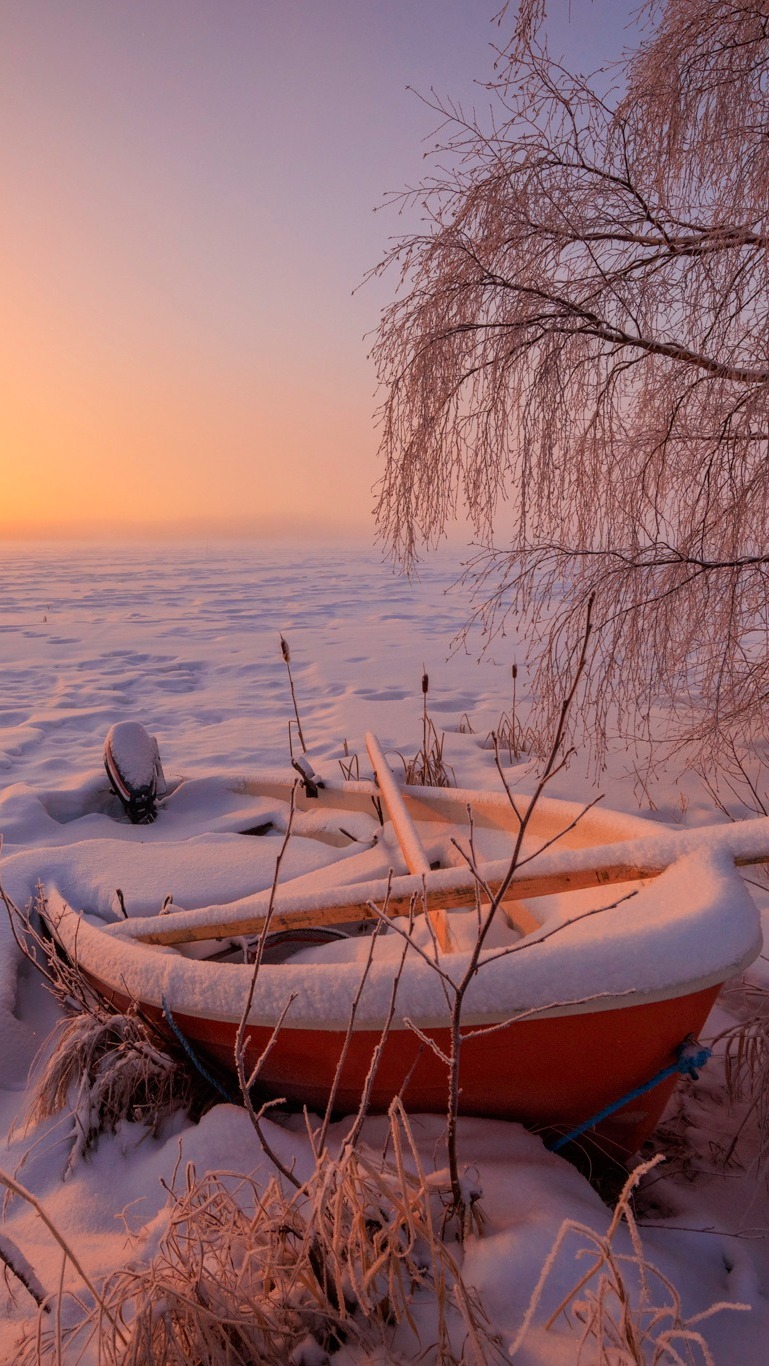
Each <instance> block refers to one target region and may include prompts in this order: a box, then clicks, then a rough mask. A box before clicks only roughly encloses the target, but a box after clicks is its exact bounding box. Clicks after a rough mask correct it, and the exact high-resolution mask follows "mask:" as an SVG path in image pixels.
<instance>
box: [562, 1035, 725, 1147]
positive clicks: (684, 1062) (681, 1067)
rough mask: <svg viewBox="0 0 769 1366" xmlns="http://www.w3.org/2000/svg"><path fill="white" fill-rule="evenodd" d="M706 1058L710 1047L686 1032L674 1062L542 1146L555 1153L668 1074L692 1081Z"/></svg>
mask: <svg viewBox="0 0 769 1366" xmlns="http://www.w3.org/2000/svg"><path fill="white" fill-rule="evenodd" d="M710 1057H711V1050H710V1049H709V1048H706V1047H705V1045H704V1044H701V1043H699V1041H698V1040H697V1039H693V1038H692V1036H691V1034H690V1035H688V1036H687V1038H685V1039H684V1041H683V1043H680V1044H679V1045H678V1048H677V1049H676V1060H675V1062H671V1063H670V1064H669V1065H668V1066H667V1067H663V1068H662V1070H661V1071H660V1072H657V1074H656V1076H653V1077H652V1078H651V1079H650V1080H649V1081H646V1082H644V1083H643V1085H642V1086H636V1087H634V1089H633V1090H632V1091H628V1092H627V1093H626V1095H624V1096H620V1098H619V1100H615V1101H612V1103H611V1105H607V1106H606V1107H605V1108H604V1109H603V1110H599V1112H598V1114H597V1115H592V1116H591V1118H590V1119H586V1120H584V1122H583V1123H582V1124H578V1125H577V1126H576V1128H574V1129H571V1130H570V1131H569V1133H568V1134H563V1135H562V1136H561V1137H560V1138H557V1139H554V1140H553V1141H552V1142H551V1143H546V1144H545V1147H546V1148H548V1149H549V1151H550V1152H551V1153H557V1152H558V1151H559V1149H560V1148H563V1147H565V1146H566V1144H567V1143H571V1142H573V1140H574V1139H575V1138H579V1137H580V1135H581V1134H584V1133H586V1132H587V1130H588V1129H594V1128H595V1127H596V1125H597V1124H601V1123H602V1121H603V1120H605V1119H608V1118H609V1116H610V1115H613V1114H615V1113H616V1111H617V1110H621V1109H622V1107H623V1106H624V1105H628V1104H629V1103H630V1102H631V1101H633V1100H637V1099H638V1098H639V1096H644V1095H646V1093H647V1091H653V1090H654V1087H655V1086H659V1084H660V1082H662V1081H666V1080H667V1078H668V1077H672V1076H673V1074H674V1073H675V1072H680V1073H681V1074H682V1076H685V1077H691V1079H692V1081H696V1080H697V1078H698V1077H699V1074H700V1071H701V1069H702V1068H703V1067H704V1066H705V1063H706V1062H707V1061H708V1059H709V1058H710Z"/></svg>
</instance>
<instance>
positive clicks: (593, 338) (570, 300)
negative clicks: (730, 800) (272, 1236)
mask: <svg viewBox="0 0 769 1366" xmlns="http://www.w3.org/2000/svg"><path fill="white" fill-rule="evenodd" d="M581 3H585V0H581ZM538 8H539V7H538V5H537V4H536V3H534V4H531V3H528V4H525V5H524V7H523V10H522V13H521V15H520V16H519V24H518V28H517V30H516V35H515V39H514V41H513V42H512V44H511V45H510V47H509V48H508V49H507V50H506V51H504V52H502V53H501V54H500V59H499V61H498V63H497V75H496V79H495V80H494V82H493V83H492V84H490V85H489V87H488V92H489V102H490V104H491V115H490V117H489V119H488V121H487V122H483V123H482V121H481V120H480V119H478V118H476V117H475V116H473V117H466V116H465V115H464V114H463V112H462V110H461V109H459V108H458V107H456V106H451V105H446V104H439V103H436V105H435V108H436V110H437V112H438V114H439V117H440V118H441V119H442V120H443V121H444V123H445V129H446V138H445V146H444V148H443V156H442V158H441V164H442V166H443V167H444V168H446V167H447V168H448V169H443V170H439V171H438V172H437V173H436V174H435V176H434V178H433V179H431V180H429V181H427V182H426V183H425V184H424V185H422V186H420V187H419V189H418V190H417V191H414V192H412V198H413V199H415V200H416V201H418V202H419V203H420V204H422V205H423V206H424V209H423V213H424V215H425V218H424V219H423V222H424V229H423V230H422V231H419V232H417V233H414V234H411V235H410V236H408V237H406V238H405V239H404V240H402V241H400V242H398V243H397V244H395V245H394V246H393V248H392V250H391V251H390V253H389V254H388V256H387V258H386V260H385V261H384V262H383V263H382V265H381V266H380V267H379V269H380V270H383V269H385V268H388V267H389V268H392V267H395V268H396V269H397V270H398V271H399V273H400V274H399V280H400V285H399V288H398V290H397V292H396V297H395V301H394V302H393V303H392V304H391V305H390V306H389V307H388V308H387V310H386V311H385V312H384V313H383V316H382V320H381V324H380V328H379V331H378V334H377V338H376V342H375V347H374V357H375V360H376V364H377V368H378V373H379V377H380V380H381V382H382V384H383V386H384V402H383V407H382V410H381V421H382V442H381V450H382V456H383V461H384V472H383V476H382V481H381V485H380V488H379V498H378V514H377V515H378V521H379V527H380V531H381V533H382V536H383V537H384V539H385V540H386V541H387V543H388V544H389V546H390V547H391V550H392V552H393V554H394V555H395V556H396V557H397V558H398V559H399V560H400V561H401V562H402V563H403V564H404V565H405V566H407V567H408V566H411V565H412V564H413V563H414V561H415V559H416V558H417V557H418V555H419V552H420V547H421V546H422V545H423V544H425V543H426V544H430V543H431V542H433V541H434V540H435V539H437V538H439V537H440V536H441V534H442V533H443V532H444V531H445V529H446V527H447V525H448V523H449V521H450V520H451V519H452V518H453V516H454V515H455V514H456V512H457V511H458V510H459V509H462V508H464V510H465V511H466V514H467V515H468V516H469V519H470V522H471V524H472V526H473V527H474V530H475V533H476V536H477V539H478V541H479V542H480V545H481V547H482V548H481V550H480V551H479V553H478V554H477V555H476V557H475V558H474V560H473V563H472V566H471V574H472V576H473V577H474V580H475V585H476V589H477V591H478V595H479V596H478V603H479V607H478V611H479V615H480V616H481V617H482V619H483V624H484V627H485V629H486V630H487V631H489V632H490V633H493V632H494V631H495V630H498V629H500V628H501V626H502V625H503V623H504V620H505V618H506V615H507V614H509V613H510V612H514V613H517V614H521V615H522V616H523V617H524V619H525V620H526V622H527V623H528V629H529V631H530V632H531V635H530V639H531V641H532V654H533V660H534V667H535V670H536V672H535V677H534V679H533V689H532V691H533V695H534V696H535V697H536V698H537V709H538V719H539V721H540V722H541V724H542V725H543V726H545V725H547V724H548V719H549V715H550V713H551V711H552V705H553V703H554V702H555V701H556V700H557V699H558V698H559V697H560V694H561V691H562V687H561V685H560V684H559V678H560V677H561V675H562V672H563V668H564V664H565V661H566V659H567V658H569V657H571V656H572V654H573V652H574V650H575V647H576V642H577V641H578V639H579V636H580V632H581V629H582V623H583V620H584V607H585V603H586V602H587V600H588V598H590V597H591V595H594V599H595V607H594V619H595V630H594V640H595V651H594V654H593V657H592V661H591V666H590V668H589V669H588V671H587V672H586V676H585V684H584V692H583V697H582V716H583V719H584V720H585V722H586V723H587V727H588V730H589V733H590V734H591V735H592V737H593V739H594V741H595V744H596V748H597V751H598V752H599V753H600V752H601V749H602V746H603V745H604V744H605V741H606V736H607V732H608V731H609V730H610V729H612V728H615V727H618V728H619V730H620V732H621V733H623V734H624V735H625V736H636V737H639V736H640V737H642V738H643V737H649V736H651V735H652V734H656V735H657V737H658V738H659V736H660V734H664V736H665V737H666V738H667V739H668V740H669V741H675V743H676V744H679V745H684V746H688V749H689V753H690V757H692V760H694V759H695V758H696V759H699V761H700V762H710V761H712V760H718V759H723V757H724V755H725V754H727V753H729V752H731V750H732V748H733V747H734V746H737V747H740V746H743V745H745V744H751V743H753V742H755V741H756V740H757V739H759V738H760V737H761V736H762V735H763V734H764V733H765V732H766V730H767V698H768V697H769V411H768V399H769V252H768V251H767V247H768V246H769V0H708V3H703V2H702V0H660V2H659V3H654V2H653V3H651V4H648V5H647V6H646V7H645V10H644V12H643V18H644V20H645V27H644V28H643V30H642V32H643V33H644V35H645V36H644V37H643V39H642V41H641V42H640V43H639V46H638V47H637V48H636V50H635V51H633V52H632V53H631V54H630V55H629V57H628V58H627V59H626V60H625V61H624V63H623V64H622V65H621V66H620V67H619V68H618V69H617V70H616V71H615V72H614V93H613V94H612V93H608V94H607V93H606V91H607V88H609V86H610V84H611V83H610V81H609V79H608V77H607V75H606V73H603V74H601V75H599V77H598V79H597V80H589V79H583V78H581V77H579V76H577V75H575V74H573V73H571V72H570V71H568V70H567V69H565V68H564V67H563V66H562V65H559V64H558V63H557V62H555V61H553V60H552V59H551V58H550V57H549V56H548V53H547V50H546V48H545V46H544V44H543V43H542V42H541V41H540V39H539V37H538V34H539V33H540V29H539V27H538V23H537V10H538ZM504 499H509V500H510V504H511V508H512V512H513V515H514V519H515V533H514V536H513V542H512V545H508V546H500V545H498V544H496V543H495V540H494V532H495V524H496V523H497V522H498V520H499V511H500V504H501V501H502V500H504ZM660 727H661V729H660Z"/></svg>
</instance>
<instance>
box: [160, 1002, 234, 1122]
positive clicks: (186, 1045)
mask: <svg viewBox="0 0 769 1366" xmlns="http://www.w3.org/2000/svg"><path fill="white" fill-rule="evenodd" d="M160 1004H161V1005H162V1007H163V1016H164V1018H165V1022H166V1024H167V1025H168V1028H169V1029H170V1030H171V1033H172V1034H173V1036H174V1038H175V1039H176V1040H177V1041H178V1042H179V1043H180V1044H181V1046H182V1048H183V1049H184V1052H185V1053H186V1054H187V1057H188V1058H189V1060H190V1062H191V1063H192V1065H193V1067H194V1068H195V1070H196V1071H197V1072H199V1073H200V1075H201V1077H202V1078H203V1080H204V1081H207V1082H208V1084H209V1086H213V1088H214V1090H215V1091H218V1092H219V1095H220V1096H224V1099H225V1100H229V1101H231V1100H232V1096H231V1095H230V1093H229V1091H227V1090H226V1088H225V1087H224V1086H222V1084H221V1082H220V1081H219V1080H218V1079H217V1078H216V1077H215V1076H214V1075H213V1073H212V1072H209V1071H208V1068H207V1067H205V1066H204V1064H203V1063H202V1062H201V1061H200V1058H199V1057H198V1055H197V1053H196V1052H195V1050H194V1048H193V1047H192V1044H191V1043H190V1041H189V1039H188V1038H187V1036H186V1034H184V1033H183V1032H182V1030H181V1029H180V1028H179V1026H178V1024H177V1023H176V1020H175V1019H174V1017H173V1015H172V1014H171V1007H170V1006H169V1004H168V1001H167V1000H166V998H165V996H161V998H160Z"/></svg>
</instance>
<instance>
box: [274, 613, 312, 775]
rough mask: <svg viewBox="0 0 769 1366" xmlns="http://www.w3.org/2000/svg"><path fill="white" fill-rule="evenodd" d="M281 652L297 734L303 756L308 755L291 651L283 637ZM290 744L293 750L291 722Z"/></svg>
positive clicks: (289, 730) (289, 728)
mask: <svg viewBox="0 0 769 1366" xmlns="http://www.w3.org/2000/svg"><path fill="white" fill-rule="evenodd" d="M280 651H281V654H282V655H283V661H284V663H285V666H286V672H287V674H288V685H289V687H290V689H291V701H292V702H293V704H294V716H295V717H296V729H297V733H298V735H299V743H300V745H301V746H302V753H303V754H306V753H307V746H306V744H305V743H304V734H303V732H302V723H301V721H300V719H299V707H298V705H297V700H296V692H295V691H294V680H293V678H292V676H291V651H290V650H289V648H288V641H287V640H285V639H284V637H283V636H281V637H280ZM288 743H289V749H291V722H289V725H288ZM291 752H292V755H293V750H291Z"/></svg>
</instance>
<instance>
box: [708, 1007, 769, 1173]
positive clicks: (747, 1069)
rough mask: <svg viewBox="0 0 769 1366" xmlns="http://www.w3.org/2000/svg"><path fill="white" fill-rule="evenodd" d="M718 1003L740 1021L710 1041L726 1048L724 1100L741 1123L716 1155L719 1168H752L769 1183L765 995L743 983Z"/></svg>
mask: <svg viewBox="0 0 769 1366" xmlns="http://www.w3.org/2000/svg"><path fill="white" fill-rule="evenodd" d="M721 1001H722V1004H723V1005H724V1007H725V1008H726V1009H727V1010H729V1011H730V1012H731V1013H732V1014H733V1015H736V1016H738V1017H741V1018H738V1020H737V1023H736V1024H734V1025H731V1026H730V1027H729V1028H728V1029H725V1030H722V1032H721V1033H720V1034H719V1035H717V1036H716V1038H715V1039H714V1040H713V1041H712V1043H713V1047H714V1048H716V1047H717V1046H718V1045H721V1046H722V1047H723V1049H724V1073H725V1081H726V1090H727V1095H728V1098H729V1103H730V1106H732V1107H733V1108H738V1109H739V1111H740V1112H741V1118H740V1121H739V1123H738V1125H737V1127H736V1129H735V1130H734V1132H733V1133H732V1134H731V1136H730V1138H729V1141H728V1143H726V1144H724V1145H723V1146H721V1147H719V1149H717V1150H715V1155H716V1156H717V1158H718V1160H719V1163H720V1165H721V1166H722V1167H726V1166H728V1165H730V1164H731V1163H732V1162H735V1161H737V1162H743V1163H745V1162H747V1163H752V1164H753V1165H754V1166H755V1169H756V1174H757V1175H763V1176H764V1177H765V1178H766V1179H769V992H768V991H767V990H766V989H765V988H764V987H760V986H758V985H756V984H754V983H749V982H747V983H746V982H742V983H740V984H739V985H737V986H733V987H731V988H728V989H727V990H726V991H724V992H723V993H722V996H721Z"/></svg>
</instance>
